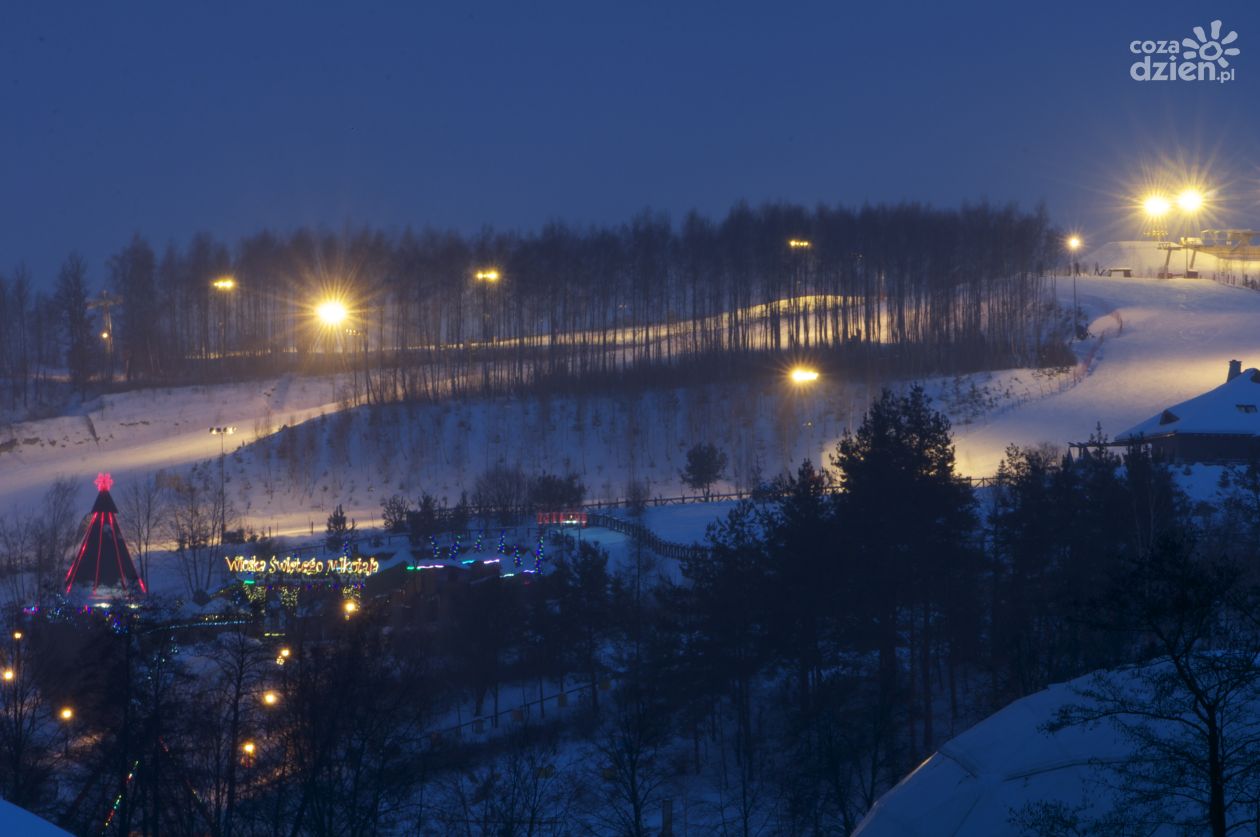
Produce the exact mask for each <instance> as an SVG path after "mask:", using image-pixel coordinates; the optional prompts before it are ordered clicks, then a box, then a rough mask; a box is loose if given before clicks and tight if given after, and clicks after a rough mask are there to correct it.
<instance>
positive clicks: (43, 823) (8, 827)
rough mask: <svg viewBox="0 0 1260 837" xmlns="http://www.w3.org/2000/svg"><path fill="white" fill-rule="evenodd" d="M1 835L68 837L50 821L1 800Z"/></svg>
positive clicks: (67, 832)
mask: <svg viewBox="0 0 1260 837" xmlns="http://www.w3.org/2000/svg"><path fill="white" fill-rule="evenodd" d="M0 834H21V835H23V837H68V835H69V834H70V832H69V831H63V830H62V829H60V828H58V827H57V826H55V825H53V824H52V823H50V822H49V821H48V820H46V819H43V818H41V817H37V816H35V815H34V814H32V813H31V812H30V811H28V810H26V809H25V808H19V807H18V806H16V805H14V804H13V803H12V802H7V801H5V800H3V799H0Z"/></svg>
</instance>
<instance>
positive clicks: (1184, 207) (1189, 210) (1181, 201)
mask: <svg viewBox="0 0 1260 837" xmlns="http://www.w3.org/2000/svg"><path fill="white" fill-rule="evenodd" d="M1202 207H1203V193H1202V192H1200V191H1199V190H1198V189H1183V190H1182V191H1181V194H1179V195H1177V208H1178V209H1180V210H1181V211H1182V212H1184V213H1186V214H1187V215H1193V214H1194V213H1196V212H1198V211H1199V210H1200V209H1201V208H1202Z"/></svg>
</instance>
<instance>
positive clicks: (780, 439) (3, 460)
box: [0, 242, 1260, 536]
mask: <svg viewBox="0 0 1260 837" xmlns="http://www.w3.org/2000/svg"><path fill="white" fill-rule="evenodd" d="M1179 256H1180V254H1177V256H1175V257H1174V260H1175V259H1176V258H1177V257H1179ZM1162 258H1163V254H1162V253H1161V252H1160V251H1159V250H1158V249H1157V248H1155V246H1154V245H1153V244H1152V243H1149V242H1147V243H1140V242H1139V243H1134V242H1118V243H1114V244H1108V245H1105V246H1104V247H1102V248H1100V250H1099V251H1098V252H1096V253H1093V254H1090V255H1089V256H1087V257H1086V258H1085V259H1082V264H1084V265H1089V266H1091V268H1092V265H1093V264H1095V263H1097V264H1099V265H1100V266H1102V267H1109V266H1126V267H1133V268H1135V269H1136V270H1137V271H1138V272H1139V273H1143V272H1145V273H1148V274H1153V273H1154V272H1156V271H1157V270H1158V268H1160V267H1162V263H1163V262H1162ZM1199 267H1200V268H1202V269H1203V270H1204V271H1205V274H1204V275H1205V278H1202V279H1190V280H1186V279H1169V280H1158V279H1153V278H1132V279H1121V278H1101V277H1097V276H1092V275H1091V276H1082V277H1079V278H1078V279H1077V282H1076V292H1077V297H1078V299H1079V301H1080V305H1081V307H1082V309H1083V310H1084V311H1085V313H1086V319H1087V321H1088V322H1089V323H1090V331H1091V336H1090V337H1089V338H1088V339H1087V340H1085V341H1083V342H1081V343H1079V344H1077V346H1076V350H1077V354H1078V357H1079V358H1081V360H1082V363H1081V364H1080V365H1079V366H1078V368H1077V369H1075V370H1070V371H1062V372H1059V373H1054V372H1052V371H1047V370H1029V369H1015V370H1009V371H1005V372H1000V373H987V374H980V375H972V376H961V377H956V378H947V379H938V380H934V381H929V382H927V384H928V389H929V392H930V393H931V394H932V395H933V396H934V397H935V398H936V399H937V403H938V404H939V405H940V406H941V407H943V408H944V409H945V410H946V411H947V412H949V413H950V415H951V417H952V419H953V421H954V426H955V434H956V440H957V449H958V465H959V469H960V470H961V471H962V472H963V473H965V474H969V475H973V476H987V475H991V474H993V473H994V471H995V470H996V468H997V465H998V462H999V461H1000V459H1001V457H1002V454H1003V451H1004V450H1005V449H1006V447H1007V445H1009V444H1011V443H1016V444H1020V445H1036V444H1041V443H1051V444H1055V445H1059V446H1062V445H1064V444H1066V443H1067V442H1072V441H1083V440H1085V439H1087V438H1088V437H1089V435H1090V434H1091V433H1092V432H1093V431H1094V429H1095V427H1096V426H1097V425H1099V424H1101V426H1102V429H1103V431H1104V432H1105V433H1107V434H1108V435H1111V436H1114V435H1116V434H1118V433H1120V432H1122V431H1124V430H1126V429H1128V428H1129V427H1131V426H1133V425H1135V424H1137V423H1138V422H1140V421H1142V420H1144V419H1146V418H1147V417H1149V416H1151V415H1153V414H1155V413H1158V412H1159V411H1160V410H1162V409H1163V408H1164V407H1166V406H1168V405H1170V404H1174V403H1176V402H1178V401H1182V400H1184V399H1186V398H1189V397H1191V396H1194V395H1197V394H1199V393H1201V392H1203V391H1205V390H1207V389H1210V388H1212V387H1214V386H1216V385H1217V384H1219V383H1222V382H1223V381H1224V379H1225V369H1226V362H1227V361H1228V360H1230V359H1231V358H1238V359H1240V360H1242V361H1243V364H1244V366H1248V365H1256V364H1260V329H1257V328H1256V327H1255V324H1256V323H1257V322H1258V321H1260V320H1258V319H1257V315H1260V293H1257V292H1255V291H1252V290H1247V289H1245V288H1243V287H1230V286H1226V285H1224V284H1220V283H1218V282H1214V281H1212V280H1211V279H1210V278H1206V277H1207V276H1209V275H1213V274H1215V275H1218V276H1219V277H1225V276H1226V275H1227V274H1228V275H1230V276H1232V277H1233V280H1234V281H1237V280H1240V279H1242V278H1246V277H1248V276H1251V278H1255V277H1254V276H1252V275H1251V274H1250V273H1248V271H1249V270H1250V269H1251V268H1250V267H1249V266H1245V265H1243V266H1240V265H1233V266H1228V265H1227V266H1225V267H1228V268H1229V270H1225V269H1224V268H1222V266H1221V265H1214V264H1212V263H1210V262H1209V261H1207V260H1205V261H1201V262H1200V264H1199ZM1072 284H1073V283H1072V280H1071V279H1070V278H1066V277H1060V278H1059V279H1058V280H1057V294H1058V297H1059V299H1060V301H1062V302H1063V303H1065V304H1069V305H1070V304H1071V300H1072V297H1073V293H1072V291H1073V287H1072ZM333 391H334V387H333V385H332V383H331V382H330V381H329V380H328V379H303V378H296V377H292V376H289V377H285V378H282V379H278V380H273V381H268V382H262V383H252V384H239V385H232V386H221V387H196V388H185V389H169V390H151V391H141V392H131V393H121V394H115V395H108V396H104V397H101V398H99V399H96V400H95V401H93V402H91V403H89V404H88V405H86V409H85V410H84V411H83V413H82V414H80V415H75V416H66V417H61V418H54V419H47V420H42V421H35V422H28V423H23V424H18V425H13V426H10V427H4V428H0V517H2V516H6V515H11V514H20V513H21V512H22V510H23V509H24V508H27V507H29V506H30V505H31V504H33V503H35V502H37V501H38V499H39V496H40V494H41V493H42V492H43V491H44V490H45V488H46V487H47V486H48V485H49V483H50V482H51V481H52V480H53V479H54V478H55V477H57V476H61V475H64V476H68V477H71V478H73V479H76V480H80V481H81V483H82V486H83V489H82V494H81V502H83V503H85V504H86V503H87V502H90V497H91V495H92V486H91V479H92V477H93V476H94V475H95V474H96V472H97V471H102V470H103V471H111V472H113V474H114V476H115V479H116V481H117V485H118V487H119V489H122V488H123V487H124V486H125V485H126V483H127V481H128V480H129V479H131V478H132V477H136V476H140V475H143V474H147V473H152V472H154V471H156V470H158V469H187V468H188V467H189V466H192V465H194V464H196V463H202V473H203V474H205V475H207V478H212V479H215V480H216V481H217V467H216V466H215V461H214V460H215V458H216V457H217V454H218V452H219V438H218V437H214V436H211V435H210V434H209V433H208V432H207V431H208V428H209V427H211V426H213V425H236V426H237V427H238V428H239V432H238V435H236V436H233V437H229V439H228V442H229V445H228V450H229V451H232V449H233V447H234V446H238V445H239V446H242V447H241V449H240V450H237V451H234V452H232V453H231V454H230V455H229V457H228V459H227V467H226V476H227V483H228V488H227V491H228V495H229V496H230V498H231V501H232V504H233V505H234V506H235V508H236V510H237V512H239V514H240V520H239V522H240V523H241V524H242V525H245V526H247V527H251V528H254V529H256V530H271V531H273V532H277V533H283V534H288V535H291V536H293V535H298V534H299V533H305V534H307V535H310V534H311V533H312V531H318V530H319V529H321V528H322V526H323V522H324V520H325V518H326V517H327V515H328V513H329V511H331V509H332V508H333V507H334V506H335V505H337V504H338V503H342V504H344V506H345V508H346V510H347V513H348V514H350V515H351V516H353V517H355V518H356V519H357V520H358V521H359V522H360V524H361V525H365V524H368V525H370V524H371V523H372V522H373V521H375V520H376V519H377V518H378V516H379V514H380V503H381V500H382V498H383V497H385V496H388V495H389V494H393V493H401V494H403V495H404V496H408V497H413V498H414V497H415V496H417V495H418V494H419V493H420V492H421V491H427V492H429V493H431V494H434V495H435V496H437V497H439V498H443V497H444V498H446V499H447V500H448V501H449V502H454V501H455V500H456V499H457V498H458V496H459V494H460V492H461V491H465V490H471V488H472V485H473V482H474V481H475V479H476V476H477V475H478V474H479V473H481V472H482V471H483V470H485V469H486V468H487V467H489V466H491V465H494V464H495V463H498V462H503V463H506V464H519V465H520V466H521V467H522V468H524V469H525V470H526V471H527V472H533V473H536V472H540V471H551V472H564V471H568V470H573V471H576V472H577V473H578V474H579V475H580V476H581V477H582V479H583V481H584V482H585V483H586V485H587V489H588V496H591V497H593V498H611V497H619V496H624V494H625V488H626V484H627V482H628V481H629V479H630V478H631V476H634V477H635V478H637V479H642V480H647V481H649V482H650V483H651V491H652V494H653V496H676V495H678V494H681V493H683V491H684V489H683V488H682V486H681V485H680V484H679V482H680V481H679V478H678V471H679V469H680V468H681V466H682V463H683V459H684V453H685V450H686V448H687V447H689V446H690V445H691V444H693V443H695V442H697V441H713V442H715V443H717V444H718V445H719V447H722V448H723V449H725V450H726V451H727V452H728V454H729V456H730V465H729V468H728V476H729V479H728V480H727V481H726V483H725V484H724V485H722V486H719V488H727V489H730V488H747V487H749V486H750V485H752V484H753V483H754V482H755V481H756V480H757V479H758V478H764V477H768V476H773V475H774V474H776V473H780V472H782V471H783V470H786V469H791V468H794V467H795V465H796V464H798V463H799V462H800V460H801V459H803V458H805V457H809V458H811V459H812V460H813V461H814V462H815V463H820V464H826V463H827V461H828V456H829V454H830V452H831V451H832V450H834V446H835V442H836V440H837V439H838V438H839V436H840V435H841V433H843V431H844V429H845V427H847V426H852V425H853V424H855V423H856V422H857V421H859V420H860V419H861V416H862V413H863V411H864V409H865V406H866V404H867V400H868V398H869V397H870V393H869V392H868V391H866V389H865V388H864V387H862V386H860V385H855V384H848V383H846V382H843V381H835V380H825V379H824V380H823V381H822V382H820V383H819V384H818V385H816V386H815V387H813V388H810V389H807V390H800V389H793V388H790V387H788V386H786V385H781V386H765V385H761V386H752V385H748V386H743V387H740V386H736V385H731V386H726V387H723V386H712V387H706V388H702V389H697V390H692V391H688V392H682V391H677V390H674V391H664V392H655V393H643V394H638V395H627V396H591V397H586V398H572V397H566V398H551V399H539V398H531V399H515V400H492V399H491V400H481V401H463V402H451V403H442V404H429V405H405V406H400V407H396V408H395V407H391V408H385V409H383V410H381V411H378V412H376V413H375V414H374V415H373V414H372V413H371V411H364V410H359V411H355V412H354V417H353V418H352V419H350V420H345V419H343V418H342V417H340V416H338V415H337V412H338V410H339V409H340V405H339V404H338V403H337V402H336V400H335V399H334V396H333ZM321 415H322V416H324V419H323V420H322V421H318V420H317V421H314V422H312V421H311V420H312V419H318V418H319V417H320V416H321ZM282 425H289V426H290V427H292V426H295V425H296V426H297V427H298V428H299V433H298V434H297V436H296V438H295V439H293V440H291V441H290V442H288V443H287V444H288V446H289V448H290V449H289V450H288V451H282V448H284V447H285V445H286V443H285V442H284V441H283V435H282V434H281V435H269V434H272V433H273V432H274V431H275V430H277V429H278V428H280V427H281V426H282ZM286 453H287V454H288V455H287V456H286V455H284V454H286ZM667 536H668V535H667Z"/></svg>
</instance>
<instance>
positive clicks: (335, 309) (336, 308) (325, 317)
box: [315, 299, 349, 327]
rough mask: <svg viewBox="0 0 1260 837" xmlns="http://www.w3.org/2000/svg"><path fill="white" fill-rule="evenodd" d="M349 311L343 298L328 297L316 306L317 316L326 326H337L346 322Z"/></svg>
mask: <svg viewBox="0 0 1260 837" xmlns="http://www.w3.org/2000/svg"><path fill="white" fill-rule="evenodd" d="M348 315H349V312H348V311H347V310H346V305H345V303H343V302H342V301H341V300H337V299H326V300H324V301H323V302H321V303H319V304H318V305H316V306H315V316H317V317H319V321H320V322H321V323H323V324H324V325H326V326H330V327H335V326H339V325H341V324H342V323H343V322H345V320H346V317H347V316H348Z"/></svg>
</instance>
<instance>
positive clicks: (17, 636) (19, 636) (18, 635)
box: [13, 631, 22, 640]
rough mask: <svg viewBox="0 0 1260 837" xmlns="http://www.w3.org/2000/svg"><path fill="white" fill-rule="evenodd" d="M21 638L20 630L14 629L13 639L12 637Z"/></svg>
mask: <svg viewBox="0 0 1260 837" xmlns="http://www.w3.org/2000/svg"><path fill="white" fill-rule="evenodd" d="M21 638H22V632H21V631H14V632H13V639H14V640H19V639H21Z"/></svg>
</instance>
